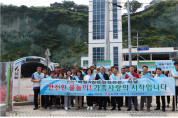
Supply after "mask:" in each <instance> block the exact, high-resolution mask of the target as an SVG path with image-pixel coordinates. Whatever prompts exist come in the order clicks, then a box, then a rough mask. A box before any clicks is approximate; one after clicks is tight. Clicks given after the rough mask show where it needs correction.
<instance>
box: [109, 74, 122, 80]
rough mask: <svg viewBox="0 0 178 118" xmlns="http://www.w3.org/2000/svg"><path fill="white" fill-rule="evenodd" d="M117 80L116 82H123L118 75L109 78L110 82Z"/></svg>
mask: <svg viewBox="0 0 178 118" xmlns="http://www.w3.org/2000/svg"><path fill="white" fill-rule="evenodd" d="M115 79H116V80H121V79H120V76H118V75H114V76H113V75H111V76H110V77H109V80H115Z"/></svg>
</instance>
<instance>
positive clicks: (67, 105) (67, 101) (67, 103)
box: [64, 70, 72, 111]
mask: <svg viewBox="0 0 178 118" xmlns="http://www.w3.org/2000/svg"><path fill="white" fill-rule="evenodd" d="M65 79H66V80H72V76H71V71H70V70H67V71H66V77H65ZM64 109H65V110H66V111H67V110H68V109H72V108H71V96H68V95H65V96H64Z"/></svg>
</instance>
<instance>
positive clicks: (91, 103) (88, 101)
mask: <svg viewBox="0 0 178 118" xmlns="http://www.w3.org/2000/svg"><path fill="white" fill-rule="evenodd" d="M87 105H88V106H93V96H87Z"/></svg>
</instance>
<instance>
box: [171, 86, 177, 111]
mask: <svg viewBox="0 0 178 118" xmlns="http://www.w3.org/2000/svg"><path fill="white" fill-rule="evenodd" d="M175 90H176V107H177V95H178V87H175ZM172 104H173V109H175V104H174V96H173V100H172Z"/></svg>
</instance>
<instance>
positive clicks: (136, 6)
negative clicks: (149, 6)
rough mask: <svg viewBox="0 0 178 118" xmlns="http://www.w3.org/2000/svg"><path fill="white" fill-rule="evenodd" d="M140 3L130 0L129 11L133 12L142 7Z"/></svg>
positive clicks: (125, 5)
mask: <svg viewBox="0 0 178 118" xmlns="http://www.w3.org/2000/svg"><path fill="white" fill-rule="evenodd" d="M142 5H143V4H142V3H140V2H138V1H137V0H132V1H131V2H130V12H131V13H135V12H136V11H137V10H138V9H139V8H141V7H142ZM124 7H125V9H127V2H126V3H125V4H124Z"/></svg>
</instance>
